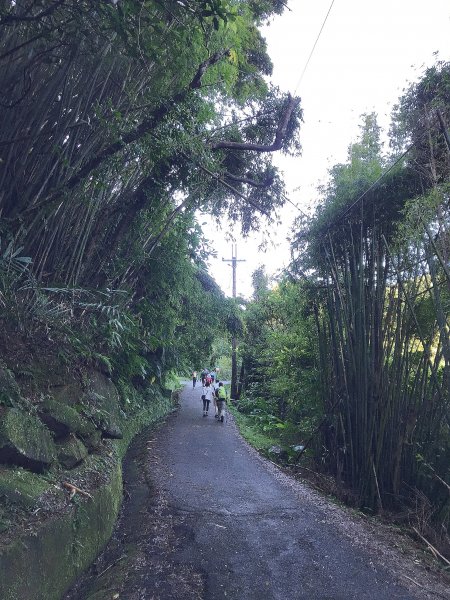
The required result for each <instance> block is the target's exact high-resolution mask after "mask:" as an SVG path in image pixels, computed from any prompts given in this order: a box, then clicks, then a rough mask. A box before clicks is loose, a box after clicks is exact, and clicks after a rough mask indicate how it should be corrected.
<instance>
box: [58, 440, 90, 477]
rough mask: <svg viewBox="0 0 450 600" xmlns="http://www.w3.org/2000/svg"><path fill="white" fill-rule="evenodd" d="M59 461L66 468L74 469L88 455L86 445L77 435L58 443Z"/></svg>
mask: <svg viewBox="0 0 450 600" xmlns="http://www.w3.org/2000/svg"><path fill="white" fill-rule="evenodd" d="M56 451H57V454H58V461H59V463H60V464H61V465H62V466H63V467H65V468H66V469H73V468H74V467H76V466H77V465H79V464H80V463H81V462H82V461H83V460H85V458H86V457H87V455H88V451H87V448H86V446H85V445H84V444H83V442H82V441H80V440H79V439H78V438H77V437H76V436H75V435H73V434H71V435H70V436H69V437H68V438H67V439H65V440H63V441H60V442H58V443H57V444H56Z"/></svg>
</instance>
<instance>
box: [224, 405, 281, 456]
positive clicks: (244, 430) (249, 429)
mask: <svg viewBox="0 0 450 600" xmlns="http://www.w3.org/2000/svg"><path fill="white" fill-rule="evenodd" d="M228 410H229V411H230V413H231V414H232V415H233V417H234V420H235V421H236V424H237V426H238V429H239V431H240V432H241V434H242V437H243V438H244V439H245V440H247V442H248V443H249V444H251V445H252V446H254V447H255V448H256V449H257V450H260V451H264V450H265V451H267V450H268V449H269V448H270V447H271V446H274V445H275V444H279V439H277V438H275V437H271V436H270V435H268V434H267V433H264V432H263V431H261V430H260V429H259V428H258V427H257V425H255V423H254V421H253V420H252V418H251V417H249V416H247V415H244V414H242V413H240V412H239V411H238V410H237V408H236V407H235V406H233V405H232V404H231V402H229V403H228Z"/></svg>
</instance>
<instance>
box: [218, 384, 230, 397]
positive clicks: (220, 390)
mask: <svg viewBox="0 0 450 600" xmlns="http://www.w3.org/2000/svg"><path fill="white" fill-rule="evenodd" d="M216 395H217V398H218V399H219V400H226V399H227V391H226V389H225V388H224V387H223V385H221V386H220V387H218V388H217V391H216Z"/></svg>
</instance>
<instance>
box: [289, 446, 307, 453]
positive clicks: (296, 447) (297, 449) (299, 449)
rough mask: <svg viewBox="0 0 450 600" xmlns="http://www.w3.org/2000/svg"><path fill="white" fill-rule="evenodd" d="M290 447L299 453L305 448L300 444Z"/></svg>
mask: <svg viewBox="0 0 450 600" xmlns="http://www.w3.org/2000/svg"><path fill="white" fill-rule="evenodd" d="M291 448H292V450H293V451H294V452H298V453H300V452H303V450H304V449H305V446H301V445H299V446H291Z"/></svg>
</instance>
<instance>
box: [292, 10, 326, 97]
mask: <svg viewBox="0 0 450 600" xmlns="http://www.w3.org/2000/svg"><path fill="white" fill-rule="evenodd" d="M333 4H334V0H331V4H330V8H329V9H328V12H327V14H326V15H325V19H324V20H323V22H322V27H321V28H320V31H319V33H318V34H317V37H316V41H315V42H314V45H313V47H312V50H311V52H310V53H309V56H308V60H307V61H306V64H305V66H304V68H303V71H302V73H301V75H300V78H299V80H298V82H297V85H296V86H295V89H294V94H295V93H296V91H297V90H298V88H299V87H300V84H301V82H302V79H303V76H304V75H305V72H306V69H307V68H308V65H309V63H310V61H311V58H312V55H313V54H314V50H315V49H316V46H317V42H318V41H319V38H320V36H321V35H322V31H323V28H324V27H325V23H326V22H327V19H328V16H329V14H330V12H331V9H332V8H333Z"/></svg>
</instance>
